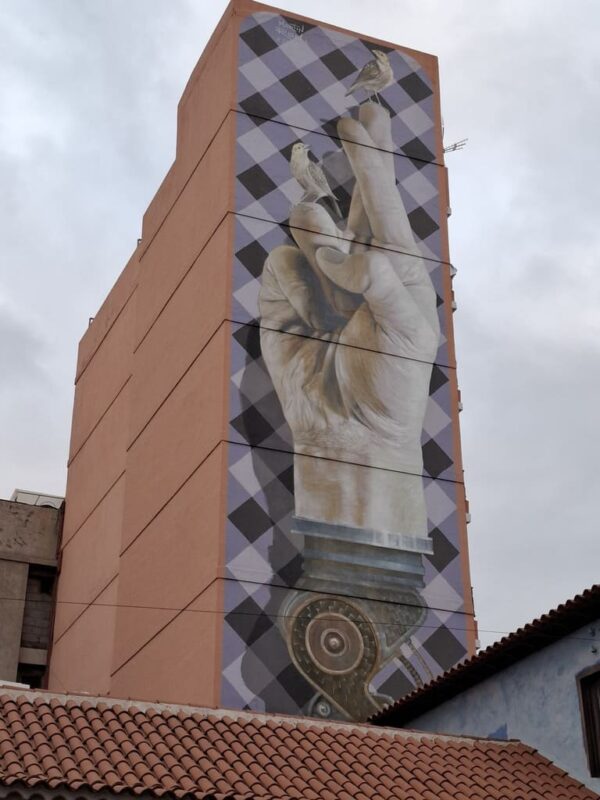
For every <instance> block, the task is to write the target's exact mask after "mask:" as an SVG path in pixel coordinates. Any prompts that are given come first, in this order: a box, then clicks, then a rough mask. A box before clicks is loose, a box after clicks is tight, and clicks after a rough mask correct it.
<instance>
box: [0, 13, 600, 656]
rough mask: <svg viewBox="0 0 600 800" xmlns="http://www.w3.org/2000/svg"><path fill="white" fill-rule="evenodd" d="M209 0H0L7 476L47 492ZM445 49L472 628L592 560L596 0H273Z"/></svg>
mask: <svg viewBox="0 0 600 800" xmlns="http://www.w3.org/2000/svg"><path fill="white" fill-rule="evenodd" d="M225 6H226V3H225V2H224V0H95V1H94V0H2V2H0V41H1V42H2V46H1V47H0V71H1V74H2V80H1V81H0V204H1V213H0V374H1V381H0V454H1V455H0V496H1V497H9V496H10V494H11V493H12V490H13V489H14V488H15V487H19V488H31V489H35V490H39V491H42V492H49V493H55V494H62V493H63V492H64V486H65V463H66V456H67V447H68V437H69V428H70V417H71V408H72V396H73V394H72V393H73V388H72V384H73V376H74V368H75V359H76V349H77V342H78V340H79V338H80V337H81V335H82V334H83V332H84V331H85V328H86V327H87V322H88V317H90V316H93V315H94V313H95V312H96V310H97V308H98V307H99V305H100V303H101V302H102V300H103V298H104V296H105V295H106V293H107V292H108V290H109V289H110V287H111V286H112V284H113V282H114V280H115V279H116V277H117V275H118V274H119V272H120V271H121V269H122V268H123V266H124V265H125V263H126V261H127V259H128V258H129V256H130V254H131V253H132V251H133V250H134V248H135V245H136V239H137V237H138V236H139V235H140V227H141V218H142V214H143V212H144V210H145V208H146V206H147V205H148V203H149V201H150V200H151V198H152V196H153V194H154V192H155V191H156V189H157V187H158V185H159V183H160V181H161V180H162V178H163V176H164V174H165V172H166V171H167V169H168V167H169V165H170V163H171V161H172V159H173V156H174V143H175V118H176V105H177V101H178V99H179V96H180V94H181V92H182V90H183V88H184V86H185V83H186V80H187V78H188V76H189V74H190V72H191V70H192V68H193V66H194V64H195V62H196V61H197V59H198V57H199V55H200V53H201V51H202V48H203V47H204V45H205V43H206V41H207V39H208V37H209V35H210V32H211V31H212V29H213V28H214V26H215V25H216V23H217V21H218V19H219V17H220V15H221V13H222V11H223V10H224V8H225ZM286 8H287V9H288V10H290V11H296V12H298V13H302V14H305V15H307V16H312V17H316V18H321V19H323V20H324V21H327V22H332V23H335V24H337V25H341V26H345V27H348V28H351V29H354V30H358V31H361V32H364V33H367V34H372V35H374V36H378V37H381V38H384V39H387V40H392V41H396V42H398V43H399V44H402V45H406V46H408V47H412V48H415V49H417V50H424V51H427V52H432V53H435V54H436V55H438V57H439V59H440V70H441V83H442V105H443V114H444V119H445V124H446V143H447V144H449V143H451V142H452V141H455V140H457V139H462V138H464V137H468V139H469V142H468V146H467V148H466V149H465V150H463V151H460V152H457V153H453V154H449V155H448V156H447V164H448V167H449V169H450V188H451V201H452V209H453V215H452V218H451V220H450V243H451V253H452V260H453V262H454V264H455V265H456V267H457V269H458V275H457V277H456V278H455V284H454V288H455V292H456V298H457V302H458V310H457V312H456V314H455V317H454V321H455V326H456V335H457V358H458V365H459V383H460V387H461V390H462V397H463V402H464V411H463V413H462V415H461V425H462V438H463V456H464V465H465V478H466V483H467V494H468V497H469V500H470V504H471V512H472V518H473V521H472V523H471V525H470V526H469V534H470V551H471V565H472V566H471V568H472V580H473V584H474V590H475V604H476V611H477V616H478V619H479V626H480V631H481V634H480V638H481V640H482V643H484V644H487V643H489V642H491V641H493V640H494V639H496V638H498V636H499V634H500V633H502V632H508V631H510V630H513V629H514V628H515V627H517V626H519V625H521V624H523V623H525V622H527V621H528V620H530V619H531V618H533V617H534V616H536V615H538V614H540V613H543V612H544V611H546V610H548V609H549V608H551V607H554V606H556V605H557V604H558V603H560V602H562V601H564V600H566V599H567V598H569V597H570V596H572V595H574V594H576V593H578V592H579V591H581V590H583V589H584V588H586V587H587V586H589V585H591V584H592V583H594V582H597V581H598V579H599V572H600V535H599V531H598V518H599V516H600V510H599V506H600V486H599V481H598V460H599V458H600V441H599V438H600V437H599V428H600V421H599V414H598V407H599V400H598V396H599V394H600V344H599V334H600V315H599V301H600V288H599V287H600V280H599V278H600V270H599V262H600V258H599V253H600V224H599V210H600V158H599V152H598V151H599V135H598V127H599V124H600V83H599V80H598V78H599V76H600V4H598V3H597V1H596V0H578V2H577V3H571V4H567V3H565V2H564V0H527V2H522V0H504V1H502V0H497V1H496V2H493V3H492V2H481V0H464V1H463V2H461V1H460V0H452V2H447V0H373V1H372V2H365V1H364V0H329V2H328V3H323V2H322V0H287V4H286Z"/></svg>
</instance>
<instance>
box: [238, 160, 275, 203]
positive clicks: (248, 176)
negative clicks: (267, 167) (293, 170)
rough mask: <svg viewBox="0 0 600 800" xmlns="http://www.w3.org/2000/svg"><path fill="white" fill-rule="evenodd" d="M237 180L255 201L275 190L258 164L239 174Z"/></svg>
mask: <svg viewBox="0 0 600 800" xmlns="http://www.w3.org/2000/svg"><path fill="white" fill-rule="evenodd" d="M238 180H239V182H240V183H241V184H242V185H243V186H245V187H246V189H247V190H248V191H249V192H250V194H251V195H252V197H254V199H255V200H260V198H261V197H264V196H265V195H266V194H269V192H272V191H273V189H276V188H277V187H276V186H275V184H274V183H273V181H272V180H271V178H269V176H268V175H267V173H266V172H265V171H264V169H263V168H262V167H261V166H260V164H255V165H254V166H253V167H250V168H249V169H247V170H244V172H241V173H240V174H239V175H238Z"/></svg>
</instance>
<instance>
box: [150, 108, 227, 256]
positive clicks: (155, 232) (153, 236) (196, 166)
mask: <svg viewBox="0 0 600 800" xmlns="http://www.w3.org/2000/svg"><path fill="white" fill-rule="evenodd" d="M232 111H234V109H231V108H230V109H229V110H228V111H227V113H226V114H225V116H224V117H223V119H222V120H221V122H220V123H219V126H218V127H217V129H216V131H215V132H214V134H213V136H212V137H211V139H210V141H209V142H208V144H207V145H206V147H205V148H204V150H203V151H202V153H201V155H200V157H199V158H198V161H197V162H196V163H195V164H194V167H193V169H192V171H191V172H190V174H189V175H188V177H187V179H186V180H185V182H184V183H183V185H182V187H181V189H180V190H179V192H178V193H177V195H176V197H175V198H174V199H173V202H172V203H171V205H170V206H169V208H168V209H167V211H166V212H165V215H164V217H163V218H162V220H161V222H160V225H159V226H158V227H157V228H156V230H155V231H154V233H153V234H152V236H151V237H150V238H149V239H148V241H147V242H142V244H143V245H145V246H144V248H143V250H142V252H141V254H140V263H141V261H142V259H143V258H144V256H145V255H146V253H147V252H148V248H149V247H150V245H151V244H152V242H153V241H154V240H155V239H156V237H157V235H158V233H159V231H160V230H161V228H162V227H163V225H164V224H165V222H166V221H167V218H168V216H169V214H170V213H171V211H172V210H173V208H174V207H175V205H176V204H177V201H178V200H179V198H180V197H181V195H182V194H183V192H184V191H185V189H186V187H187V185H188V184H189V182H190V181H191V180H192V178H193V177H194V174H195V172H196V170H197V169H198V167H199V166H200V164H201V163H202V161H203V160H204V156H205V155H206V153H207V152H208V151H209V149H210V146H211V145H212V143H213V142H214V140H215V139H216V137H217V136H218V135H219V133H220V131H221V129H222V127H223V126H224V125H225V122H226V121H227V119H228V117H229V115H230V114H231V112H232ZM174 163H176V162H174ZM196 258H197V256H196ZM195 260H196V259H194V261H195Z"/></svg>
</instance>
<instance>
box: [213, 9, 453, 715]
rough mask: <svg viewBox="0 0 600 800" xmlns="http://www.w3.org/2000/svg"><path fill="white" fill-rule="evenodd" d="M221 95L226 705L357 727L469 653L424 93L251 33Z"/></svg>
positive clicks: (311, 48) (336, 48)
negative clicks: (233, 134) (227, 167)
mask: <svg viewBox="0 0 600 800" xmlns="http://www.w3.org/2000/svg"><path fill="white" fill-rule="evenodd" d="M238 91H239V106H240V110H241V111H242V112H243V113H239V114H238V133H237V142H238V147H237V176H238V178H237V188H236V211H237V218H236V242H235V253H236V259H235V263H234V271H233V297H232V318H233V319H235V320H236V322H235V323H233V324H232V349H231V375H232V384H231V403H230V406H231V428H230V441H231V444H230V447H229V489H228V508H229V516H228V529H227V534H226V550H227V552H226V567H227V572H228V576H229V578H230V580H228V581H227V584H226V595H225V602H226V612H227V615H226V625H225V630H224V642H223V684H222V703H223V704H224V705H231V706H234V707H246V708H254V709H257V710H269V711H279V712H289V713H298V712H300V713H311V714H316V715H319V716H324V717H328V716H337V717H346V718H357V719H359V718H365V717H366V716H368V715H369V714H371V713H373V712H374V711H375V710H376V709H377V708H378V707H380V706H381V704H382V703H383V702H387V701H389V699H390V698H392V697H394V698H396V697H398V696H400V695H401V694H403V693H404V692H405V691H408V690H410V689H411V688H413V687H414V686H417V685H420V684H421V683H423V682H424V681H427V680H429V679H430V678H431V677H432V676H433V675H434V674H437V673H439V672H440V671H441V670H444V669H447V668H448V667H449V666H451V665H452V664H453V663H455V662H456V661H457V660H459V659H460V658H461V657H462V656H463V655H464V654H465V652H466V647H465V642H466V640H465V632H464V629H465V625H466V624H468V623H466V622H465V619H464V616H463V614H462V613H461V612H462V610H463V592H464V587H463V578H462V574H461V569H460V564H459V559H458V555H459V546H458V521H457V517H456V492H457V483H456V482H457V481H461V480H462V476H460V475H457V474H456V470H455V466H454V463H453V458H452V453H453V445H452V442H453V421H452V409H451V400H450V380H449V379H450V377H451V373H452V371H453V369H454V365H453V364H450V363H449V359H448V354H447V347H446V337H445V330H444V327H445V306H444V298H443V290H442V274H443V271H444V270H447V269H448V265H447V264H444V263H442V262H440V260H439V258H440V242H439V228H440V224H441V223H440V219H439V215H440V209H439V201H438V185H439V180H440V176H439V173H440V167H439V166H438V165H437V164H436V163H435V160H434V155H433V154H434V150H435V146H434V142H435V137H434V122H433V117H434V114H433V104H432V90H431V88H430V86H429V82H428V78H427V76H426V75H425V73H424V72H423V70H422V69H421V68H420V67H419V65H418V64H417V63H416V62H415V61H414V60H413V59H411V58H409V57H408V56H406V55H404V54H401V53H399V52H397V51H393V50H389V49H388V50H387V51H386V50H384V49H383V48H382V49H375V48H373V49H371V46H370V45H369V43H366V42H363V41H361V40H359V39H356V38H352V37H350V36H348V35H346V34H342V33H339V32H336V31H331V30H328V29H324V28H318V27H314V26H311V25H306V24H301V23H299V22H297V21H293V24H290V22H288V20H286V19H285V18H283V17H280V16H277V15H275V14H272V13H268V12H264V13H258V14H255V15H253V16H252V17H248V18H247V19H245V20H244V21H243V23H242V28H241V32H240V50H239V89H238ZM363 98H364V99H365V102H363V103H362V104H361V105H358V104H357V102H358V101H360V100H362V99H363ZM367 98H368V99H367ZM440 321H441V323H442V324H441V329H440Z"/></svg>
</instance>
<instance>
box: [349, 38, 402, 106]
mask: <svg viewBox="0 0 600 800" xmlns="http://www.w3.org/2000/svg"><path fill="white" fill-rule="evenodd" d="M373 55H374V56H375V58H374V59H373V60H372V61H369V63H368V64H365V65H364V67H363V68H362V69H361V71H360V72H359V73H358V75H357V76H356V78H355V80H354V82H353V83H352V86H351V87H350V88H349V89H348V91H347V92H346V97H348V95H349V94H355V93H356V92H357V91H358V90H359V89H364V90H365V92H367V94H368V95H369V97H371V96H372V95H375V97H376V98H377V102H378V103H379V102H380V100H379V92H382V91H383V90H384V89H385V88H386V87H387V86H390V85H391V84H392V83H393V82H394V73H393V71H392V67H391V65H390V59H389V58H388V55H387V53H384V52H383V50H373Z"/></svg>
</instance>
